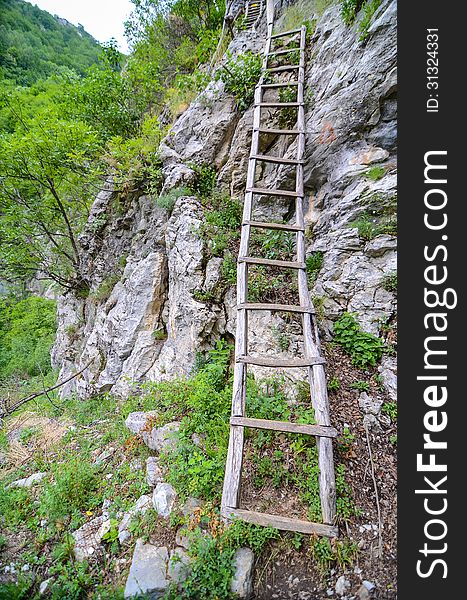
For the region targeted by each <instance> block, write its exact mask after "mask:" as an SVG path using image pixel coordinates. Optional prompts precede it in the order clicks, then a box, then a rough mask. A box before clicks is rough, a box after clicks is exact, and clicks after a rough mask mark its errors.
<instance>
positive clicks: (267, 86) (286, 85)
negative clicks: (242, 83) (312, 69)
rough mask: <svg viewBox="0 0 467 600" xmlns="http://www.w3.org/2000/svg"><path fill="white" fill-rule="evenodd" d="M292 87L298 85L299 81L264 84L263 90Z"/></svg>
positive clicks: (262, 85)
mask: <svg viewBox="0 0 467 600" xmlns="http://www.w3.org/2000/svg"><path fill="white" fill-rule="evenodd" d="M292 85H298V81H289V82H287V81H282V82H279V83H262V84H261V87H262V88H280V87H289V86H292Z"/></svg>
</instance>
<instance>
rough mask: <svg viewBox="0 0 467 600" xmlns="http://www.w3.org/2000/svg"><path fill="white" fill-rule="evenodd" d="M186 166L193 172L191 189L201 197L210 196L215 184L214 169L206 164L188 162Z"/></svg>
mask: <svg viewBox="0 0 467 600" xmlns="http://www.w3.org/2000/svg"><path fill="white" fill-rule="evenodd" d="M188 166H189V167H190V168H191V169H193V171H194V172H195V181H194V183H193V184H192V185H191V186H190V189H191V191H192V192H193V193H194V194H197V195H198V196H199V197H200V198H201V199H206V198H208V197H210V196H211V195H212V192H213V190H214V186H215V185H216V177H217V172H216V169H215V168H214V167H212V166H211V165H208V164H201V165H198V164H196V163H190V164H189V165H188Z"/></svg>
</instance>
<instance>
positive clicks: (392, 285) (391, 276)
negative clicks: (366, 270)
mask: <svg viewBox="0 0 467 600" xmlns="http://www.w3.org/2000/svg"><path fill="white" fill-rule="evenodd" d="M383 288H384V289H385V290H386V291H388V292H392V293H393V294H395V293H397V273H388V275H385V276H384V279H383Z"/></svg>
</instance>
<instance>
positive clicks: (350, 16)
mask: <svg viewBox="0 0 467 600" xmlns="http://www.w3.org/2000/svg"><path fill="white" fill-rule="evenodd" d="M340 3H341V17H342V20H343V21H344V23H345V24H346V25H352V23H353V22H354V21H355V18H356V16H357V13H358V11H359V10H360V8H361V6H362V4H363V0H340Z"/></svg>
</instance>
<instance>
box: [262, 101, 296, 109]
mask: <svg viewBox="0 0 467 600" xmlns="http://www.w3.org/2000/svg"><path fill="white" fill-rule="evenodd" d="M258 106H261V108H290V107H295V108H297V107H300V106H303V105H302V104H300V102H260V103H259V104H258Z"/></svg>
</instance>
